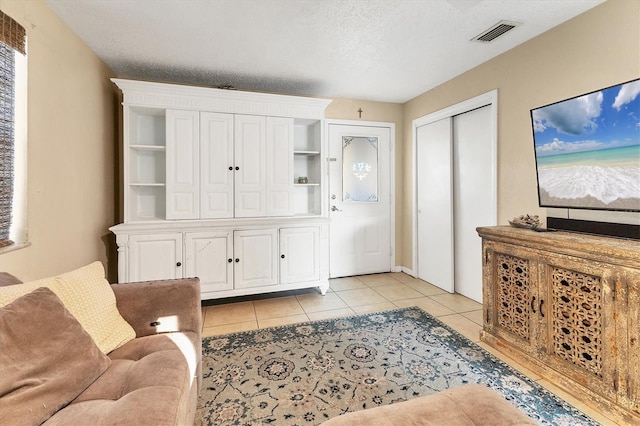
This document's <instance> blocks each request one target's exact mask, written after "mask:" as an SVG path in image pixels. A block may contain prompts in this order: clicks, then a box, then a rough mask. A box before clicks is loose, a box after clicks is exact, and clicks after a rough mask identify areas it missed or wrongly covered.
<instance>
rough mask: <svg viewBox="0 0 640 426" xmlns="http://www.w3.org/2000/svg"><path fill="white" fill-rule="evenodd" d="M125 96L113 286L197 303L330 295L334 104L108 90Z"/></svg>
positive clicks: (136, 86) (146, 87) (196, 90)
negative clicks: (327, 117) (165, 285)
mask: <svg viewBox="0 0 640 426" xmlns="http://www.w3.org/2000/svg"><path fill="white" fill-rule="evenodd" d="M113 81H114V83H115V84H116V85H117V86H118V87H119V88H120V89H121V90H122V93H123V115H122V116H123V141H122V142H123V143H122V147H123V148H122V150H123V153H122V154H123V155H122V158H123V173H122V181H123V191H122V193H123V197H122V198H123V200H122V204H123V217H124V222H123V223H121V224H119V225H116V226H113V227H112V228H110V229H111V231H113V232H114V234H116V242H117V245H118V280H119V281H120V282H134V281H147V280H156V279H171V278H181V277H194V276H195V277H198V278H200V282H201V287H202V298H203V299H210V298H218V297H228V296H238V295H245V294H254V293H261V292H271V291H280V290H290V289H296V288H304V287H318V288H319V289H320V291H321V292H322V293H323V294H324V293H325V292H326V290H327V289H328V226H329V225H328V219H327V217H328V215H327V207H326V205H327V202H326V198H327V194H326V170H327V169H326V155H325V150H326V148H325V145H326V143H325V137H324V109H325V108H326V106H327V105H328V103H329V102H330V101H328V100H324V99H313V98H304V97H294V96H285V95H273V94H265V93H249V92H241V91H231V90H220V89H212V88H202V87H193V86H180V85H174V84H165V83H152V82H141V81H132V80H121V79H114V80H113Z"/></svg>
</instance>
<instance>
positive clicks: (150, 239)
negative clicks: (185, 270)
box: [129, 233, 182, 282]
mask: <svg viewBox="0 0 640 426" xmlns="http://www.w3.org/2000/svg"><path fill="white" fill-rule="evenodd" d="M173 278H182V234H180V233H172V234H156V235H131V236H130V237H129V281H131V282H134V281H150V280H164V279H173Z"/></svg>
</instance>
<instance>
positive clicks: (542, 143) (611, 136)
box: [531, 80, 640, 211]
mask: <svg viewBox="0 0 640 426" xmlns="http://www.w3.org/2000/svg"><path fill="white" fill-rule="evenodd" d="M531 118H532V123H533V136H534V143H535V151H536V167H537V171H538V191H539V197H540V205H541V206H543V207H564V208H587V209H610V210H628V211H640V80H635V81H632V82H629V83H625V84H620V85H618V86H614V87H610V88H608V89H603V90H600V91H598V92H593V93H589V94H587V95H583V96H579V97H576V98H572V99H568V100H566V101H562V102H558V103H555V104H552V105H548V106H545V107H541V108H537V109H534V110H532V111H531Z"/></svg>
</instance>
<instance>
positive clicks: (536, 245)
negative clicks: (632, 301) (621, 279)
mask: <svg viewBox="0 0 640 426" xmlns="http://www.w3.org/2000/svg"><path fill="white" fill-rule="evenodd" d="M477 231H478V234H479V235H480V236H481V237H482V238H485V239H489V240H493V241H500V242H504V243H511V244H517V245H519V246H523V247H529V248H532V249H537V250H542V251H547V252H553V253H560V254H566V255H574V256H576V255H577V256H579V257H583V258H585V259H586V258H588V259H591V260H596V261H602V262H605V263H619V264H621V265H626V266H630V267H635V268H640V241H636V240H628V239H624V238H614V237H601V236H597V235H588V234H579V233H573V232H563V231H555V232H536V231H532V230H530V229H520V228H513V227H510V226H490V227H480V228H477Z"/></svg>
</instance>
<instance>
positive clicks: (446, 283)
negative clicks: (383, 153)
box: [416, 105, 497, 302]
mask: <svg viewBox="0 0 640 426" xmlns="http://www.w3.org/2000/svg"><path fill="white" fill-rule="evenodd" d="M492 108H493V106H492V105H487V106H483V107H480V108H476V109H471V110H467V111H466V112H464V111H462V113H458V114H457V115H456V114H455V113H454V114H451V116H448V117H446V118H441V119H439V120H437V121H432V122H429V123H427V124H424V125H421V126H418V127H416V180H417V182H416V189H417V190H416V198H417V200H416V205H417V214H416V217H417V223H416V227H417V230H416V236H417V246H416V248H417V267H418V271H417V275H418V277H419V278H421V279H423V280H425V281H428V282H430V283H431V284H434V285H436V286H438V287H440V288H442V289H443V290H446V291H448V292H451V293H453V292H456V293H459V294H462V295H463V296H467V297H469V298H470V299H473V300H476V301H478V302H482V244H481V239H480V237H479V236H478V234H477V233H476V227H478V226H491V225H495V224H496V210H497V206H496V196H495V191H496V173H495V170H496V164H495V144H494V141H495V135H494V130H493V126H494V121H493V115H492V114H493V111H492Z"/></svg>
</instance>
